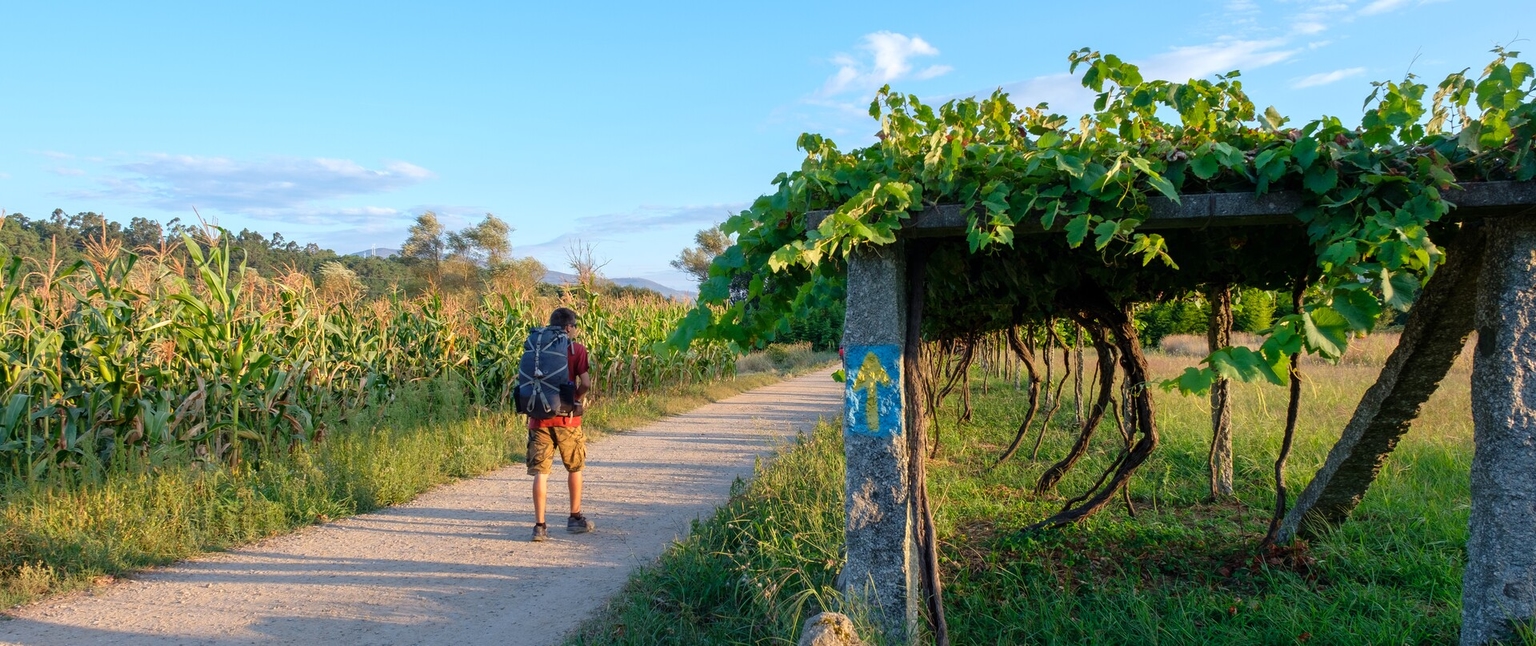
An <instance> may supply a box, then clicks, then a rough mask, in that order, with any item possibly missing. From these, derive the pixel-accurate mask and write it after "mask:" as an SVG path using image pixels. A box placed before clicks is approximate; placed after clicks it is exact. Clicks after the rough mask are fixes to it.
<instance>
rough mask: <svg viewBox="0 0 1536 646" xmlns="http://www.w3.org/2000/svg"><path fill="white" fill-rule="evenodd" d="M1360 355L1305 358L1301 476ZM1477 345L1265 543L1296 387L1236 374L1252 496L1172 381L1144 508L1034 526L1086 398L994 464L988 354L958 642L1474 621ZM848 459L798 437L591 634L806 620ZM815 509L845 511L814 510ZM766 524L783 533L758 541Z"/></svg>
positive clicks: (1172, 370)
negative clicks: (1333, 487) (1392, 443)
mask: <svg viewBox="0 0 1536 646" xmlns="http://www.w3.org/2000/svg"><path fill="white" fill-rule="evenodd" d="M1357 350H1358V348H1357ZM1378 350H1380V349H1378ZM1389 350H1390V348H1389V347H1388V348H1386V349H1385V350H1383V351H1381V352H1378V353H1377V354H1379V355H1380V356H1384V355H1385V352H1386V351H1389ZM1190 360H1191V359H1190V358H1189V357H1186V356H1170V355H1167V354H1154V355H1152V356H1151V357H1150V362H1151V367H1152V369H1153V373H1154V376H1156V377H1164V376H1168V375H1173V374H1177V373H1178V372H1179V371H1180V370H1182V368H1183V367H1184V366H1186V365H1188V363H1189V362H1190ZM1362 363H1363V362H1361V361H1359V360H1348V361H1344V362H1342V363H1341V365H1337V366H1330V365H1325V364H1319V363H1311V362H1309V363H1308V364H1304V379H1305V388H1304V399H1303V408H1302V418H1301V419H1302V424H1301V427H1300V428H1299V429H1298V438H1297V443H1296V446H1295V447H1294V449H1293V452H1292V454H1291V459H1290V462H1289V466H1288V469H1287V479H1288V482H1291V483H1292V491H1297V492H1299V491H1300V490H1301V488H1302V487H1304V486H1305V484H1306V481H1307V480H1308V479H1309V478H1310V477H1311V476H1312V474H1313V473H1314V472H1315V471H1316V469H1317V468H1318V467H1319V466H1320V465H1321V464H1322V462H1323V460H1324V458H1325V457H1326V454H1327V451H1328V449H1329V448H1331V446H1332V444H1333V442H1334V440H1336V439H1337V437H1338V434H1339V432H1340V430H1341V429H1342V428H1343V425H1344V423H1345V422H1346V421H1347V420H1348V418H1349V415H1350V414H1351V413H1352V411H1353V409H1354V406H1355V404H1356V403H1357V402H1358V401H1359V397H1360V395H1361V394H1362V393H1363V391H1364V390H1365V388H1366V387H1368V386H1369V385H1370V384H1371V383H1372V382H1373V381H1374V379H1375V375H1376V370H1377V367H1376V366H1374V365H1362ZM1469 364H1470V362H1469V361H1468V360H1467V358H1466V357H1463V359H1462V360H1461V361H1460V362H1458V364H1457V365H1456V367H1455V368H1454V369H1453V370H1452V373H1451V375H1450V376H1449V377H1448V378H1447V379H1446V381H1445V382H1444V384H1442V386H1441V389H1440V391H1439V392H1438V393H1436V395H1435V396H1434V397H1432V398H1431V399H1430V401H1429V402H1428V403H1427V404H1426V405H1425V407H1424V410H1423V413H1422V415H1421V416H1420V418H1419V419H1418V420H1417V421H1415V422H1414V425H1413V428H1412V430H1411V431H1410V432H1409V433H1408V435H1407V436H1406V437H1405V438H1404V439H1403V441H1402V442H1401V444H1399V446H1398V447H1397V449H1396V451H1395V452H1394V453H1393V455H1392V456H1391V458H1390V459H1389V460H1388V462H1387V464H1386V467H1385V468H1384V469H1383V471H1382V473H1381V476H1380V478H1379V479H1378V480H1377V482H1376V483H1375V485H1374V486H1373V487H1372V489H1371V491H1370V493H1369V494H1368V495H1367V496H1366V497H1365V499H1364V501H1363V502H1362V504H1361V505H1360V507H1359V508H1358V509H1357V510H1356V512H1355V514H1354V516H1353V517H1352V519H1351V520H1350V521H1349V522H1347V523H1345V524H1344V525H1343V526H1342V527H1341V528H1339V529H1338V530H1336V531H1333V532H1331V533H1329V534H1327V535H1326V536H1324V537H1322V538H1320V539H1318V540H1317V541H1315V542H1313V543H1311V544H1310V545H1306V546H1304V547H1302V548H1300V549H1297V550H1293V551H1289V552H1278V553H1270V554H1261V553H1260V552H1259V551H1258V550H1257V544H1258V541H1259V539H1260V538H1262V536H1263V535H1264V531H1265V529H1266V527H1267V521H1268V516H1269V511H1270V506H1271V505H1272V504H1273V490H1272V489H1271V487H1272V482H1271V478H1272V477H1273V475H1272V473H1273V472H1272V468H1273V461H1274V459H1275V455H1276V453H1277V451H1278V448H1279V442H1280V435H1281V431H1282V426H1283V419H1284V410H1285V405H1286V402H1285V394H1284V393H1283V392H1282V391H1281V390H1280V389H1277V388H1272V387H1268V386H1262V385H1240V386H1238V387H1237V388H1235V393H1234V407H1235V410H1234V423H1233V427H1234V430H1235V432H1234V443H1235V455H1236V484H1237V497H1236V499H1235V500H1231V501H1225V502H1221V503H1211V502H1207V501H1206V500H1205V498H1206V495H1207V494H1208V485H1207V483H1206V478H1207V477H1208V471H1207V467H1206V457H1207V453H1208V450H1209V438H1210V426H1209V425H1210V418H1209V410H1208V403H1207V400H1206V399H1204V398H1196V397H1185V396H1181V395H1177V394H1172V393H1157V394H1156V395H1155V400H1156V405H1157V412H1158V423H1159V430H1160V432H1161V434H1162V437H1163V440H1164V441H1163V443H1162V445H1161V446H1160V447H1159V448H1158V450H1157V452H1156V453H1155V454H1154V457H1153V458H1152V459H1151V460H1150V461H1149V462H1148V463H1147V464H1146V465H1145V466H1144V467H1143V468H1142V469H1141V470H1140V471H1139V472H1138V475H1137V476H1136V477H1135V479H1134V480H1133V482H1132V484H1131V498H1132V502H1133V503H1134V505H1135V507H1136V515H1135V517H1134V518H1133V517H1131V516H1130V514H1129V513H1128V510H1127V509H1126V508H1125V505H1124V504H1123V503H1117V504H1116V505H1115V506H1113V507H1111V508H1110V509H1108V510H1106V511H1105V512H1104V513H1101V514H1100V515H1098V516H1095V517H1093V518H1092V519H1090V520H1089V521H1088V522H1086V523H1084V524H1082V525H1078V526H1073V527H1068V528H1065V529H1061V530H1052V531H1047V532H1041V533H1034V534H1023V533H1021V532H1020V530H1021V529H1023V528H1024V527H1025V526H1027V525H1029V524H1030V523H1033V522H1035V521H1037V520H1040V519H1041V518H1044V517H1046V516H1048V515H1050V514H1051V513H1053V512H1055V511H1056V510H1058V509H1059V508H1060V506H1061V504H1062V502H1063V500H1062V499H1061V498H1058V497H1053V498H1040V497H1037V496H1035V495H1034V494H1033V492H1032V489H1033V484H1034V481H1035V479H1036V478H1037V477H1038V476H1039V474H1040V473H1041V471H1043V470H1044V468H1045V467H1046V466H1048V465H1049V464H1050V462H1051V461H1053V460H1055V459H1056V458H1058V457H1059V456H1060V455H1062V454H1063V453H1064V452H1065V451H1066V450H1067V447H1068V445H1069V443H1070V441H1071V439H1072V437H1073V436H1074V434H1075V431H1073V430H1069V429H1070V427H1071V424H1072V416H1073V413H1072V409H1073V406H1072V405H1071V404H1070V402H1069V403H1068V404H1067V405H1064V406H1062V407H1061V408H1060V410H1059V411H1058V413H1057V418H1056V419H1055V420H1054V423H1053V425H1052V426H1051V427H1050V429H1049V430H1048V431H1047V434H1046V439H1045V445H1044V447H1043V449H1042V451H1041V459H1040V461H1039V462H1030V461H1029V460H1028V459H1014V460H1012V461H1010V462H1008V463H1006V464H1004V465H1003V466H1002V467H1000V468H997V469H995V470H991V471H989V470H988V469H987V467H989V466H990V465H991V464H992V462H993V461H994V460H995V459H996V456H997V455H998V454H999V453H1000V452H1001V450H1002V448H1003V447H1005V446H1006V445H1007V444H1008V442H1009V441H1011V440H1012V437H1013V432H1014V430H1015V426H1016V425H1017V424H1018V422H1019V420H1020V419H1021V418H1022V416H1023V409H1024V405H1025V401H1026V399H1025V396H1024V394H1023V393H1021V392H1019V391H1018V390H1017V389H1016V386H1015V382H1013V381H1012V380H1011V379H1003V378H994V379H992V380H991V381H990V382H989V383H986V384H985V386H986V387H983V383H982V381H983V379H984V374H985V373H986V372H987V370H986V369H985V367H984V366H978V367H977V368H975V369H974V371H973V373H972V379H973V393H972V406H973V411H972V413H973V414H972V421H971V422H969V423H965V424H959V423H957V422H956V419H957V418H958V417H959V414H960V401H959V400H960V399H961V398H960V397H951V398H950V402H949V405H948V406H946V407H945V409H944V410H942V411H941V413H940V421H941V424H942V425H943V426H944V429H943V431H944V432H943V433H942V435H941V437H942V438H943V442H944V443H943V446H942V447H941V451H940V454H939V458H938V459H937V460H936V461H934V462H933V463H931V466H930V469H929V474H930V478H931V480H930V492H931V493H930V495H931V498H932V501H933V504H934V510H935V514H936V519H935V520H936V523H937V526H938V530H939V539H940V558H941V566H942V568H943V576H944V580H945V602H946V609H947V613H948V619H949V626H950V631H951V637H952V639H953V641H954V643H956V644H1297V643H1314V644H1443V643H1454V641H1455V640H1456V635H1457V630H1458V624H1459V617H1460V594H1461V592H1460V591H1461V574H1462V569H1463V567H1464V558H1465V557H1464V553H1465V543H1466V531H1467V530H1466V527H1467V524H1466V523H1467V513H1468V502H1469V495H1470V494H1469V488H1468V475H1467V474H1468V469H1469V465H1470V460H1471V455H1472V444H1471V437H1472V428H1471V421H1470V413H1469V411H1470V394H1469V380H1468V373H1469V367H1470V366H1469ZM1378 365H1379V364H1378ZM1056 368H1057V370H1060V369H1061V366H1060V364H1059V363H1058V364H1057V366H1056ZM994 372H996V371H995V370H994ZM1058 374H1059V373H1058ZM1069 391H1070V389H1069ZM818 432H825V431H824V430H823V431H818ZM1121 441H1122V440H1121V438H1120V435H1119V433H1118V431H1117V430H1116V429H1115V428H1114V427H1113V422H1112V421H1110V422H1106V425H1105V427H1104V428H1101V429H1100V430H1099V433H1098V435H1097V438H1096V439H1095V440H1094V442H1093V444H1092V450H1091V451H1090V453H1089V455H1088V456H1087V457H1086V458H1085V459H1084V462H1083V463H1081V464H1079V465H1078V466H1077V468H1076V469H1075V470H1074V471H1073V472H1071V473H1070V474H1069V476H1068V477H1067V478H1066V479H1065V480H1063V481H1062V483H1061V485H1060V487H1059V490H1060V492H1061V495H1062V496H1071V495H1073V494H1075V493H1077V492H1079V491H1082V490H1084V489H1085V488H1087V487H1089V486H1090V485H1092V484H1093V482H1094V480H1096V479H1097V477H1098V475H1099V473H1100V472H1101V471H1102V469H1104V468H1105V467H1107V466H1108V465H1109V463H1110V461H1111V460H1112V459H1113V457H1114V455H1115V452H1116V451H1118V450H1119V449H1120V446H1121ZM841 467H842V454H841V447H840V443H838V442H835V441H833V439H832V438H827V439H826V441H810V442H803V443H801V444H799V445H797V446H795V447H793V448H792V449H791V450H789V451H788V452H787V453H786V454H785V455H784V456H783V457H781V458H780V459H779V462H778V463H775V464H772V465H768V466H767V467H765V468H763V469H762V470H760V472H759V475H758V480H757V481H755V482H754V483H753V485H752V486H751V487H749V488H748V489H747V494H746V497H744V498H743V499H742V500H743V501H744V502H746V503H747V504H746V505H744V506H736V505H733V506H732V507H730V508H728V509H726V510H723V511H722V512H721V513H720V515H718V516H717V517H716V518H715V519H713V520H711V521H709V523H707V524H706V526H705V527H703V528H701V530H700V532H699V533H698V534H697V535H696V536H695V537H693V538H690V539H689V540H688V541H685V542H683V543H680V544H679V545H677V546H674V547H673V548H672V549H671V550H670V551H669V552H668V554H667V555H666V556H664V557H663V558H662V560H661V563H660V565H659V566H658V567H657V568H656V569H655V570H651V571H647V572H646V573H644V574H642V575H639V576H637V577H636V578H635V579H633V580H632V581H631V584H630V588H629V590H628V591H627V592H626V593H625V595H623V596H622V597H621V599H620V600H619V601H617V602H615V606H614V610H613V611H612V612H611V613H610V614H608V615H605V616H604V617H602V618H601V619H600V620H599V621H597V622H594V623H592V624H589V625H587V626H586V627H584V629H583V631H582V633H581V636H580V637H579V638H578V639H577V640H576V643H581V644H607V643H664V642H668V640H676V641H678V642H681V643H708V641H709V640H711V639H714V640H718V643H763V644H776V643H792V641H793V639H794V638H795V636H796V632H797V630H798V626H796V625H794V624H793V622H790V621H787V620H786V619H785V616H786V610H785V609H787V608H800V609H801V610H800V613H799V614H798V615H795V616H799V615H803V614H805V613H808V612H810V609H809V608H806V607H804V606H797V605H795V604H797V603H798V602H799V601H800V600H801V599H803V598H812V599H816V600H818V601H823V602H828V603H831V602H830V601H828V593H827V592H826V591H825V590H824V589H823V586H825V585H826V579H827V577H829V576H831V574H832V573H835V572H836V571H837V569H839V568H840V567H841V564H840V563H838V564H835V565H830V566H829V565H826V564H823V563H821V562H820V561H819V559H821V558H823V557H824V555H826V554H829V553H833V550H835V548H836V546H837V545H838V544H840V542H841V539H842V537H841V535H840V532H838V531H837V530H836V528H840V527H841V523H842V521H843V509H842V506H841V504H839V501H840V500H841V492H842V478H841V475H842V473H841V470H842V469H841ZM806 518H814V519H815V523H817V524H818V526H825V527H828V528H833V529H829V530H828V531H829V532H830V533H826V534H822V533H815V534H812V533H809V532H805V531H804V530H803V529H801V527H802V526H803V525H804V524H805V523H807V522H808V521H806V520H805V519H806ZM778 524H783V525H784V527H783V529H782V530H778V531H777V532H776V533H774V534H773V535H772V536H771V537H768V538H762V537H760V535H759V534H758V533H756V532H757V531H758V530H756V529H754V528H760V527H773V526H775V525H778ZM768 531H773V530H768ZM811 536H814V539H811V538H808V537H811ZM760 544H768V545H771V546H775V548H776V549H775V550H774V551H771V552H763V553H759V552H755V551H752V550H750V549H749V550H743V549H742V548H741V547H740V546H741V545H749V546H756V545H760ZM779 546H787V547H786V548H784V549H787V550H788V551H783V549H779ZM784 564H798V567H801V568H804V570H805V572H807V575H806V576H804V577H800V578H794V577H791V578H788V579H785V580H787V581H790V582H791V584H790V585H785V586H780V587H778V588H759V587H757V586H755V585H753V584H752V583H751V582H752V581H761V580H777V579H775V578H774V573H775V572H781V571H783V568H784V567H785V565H784ZM722 590H723V591H724V592H709V593H706V591H722ZM754 592H755V593H757V594H760V595H762V596H763V598H759V597H755V596H753V593H754ZM769 597H771V598H769ZM770 627H772V629H770ZM773 630H777V631H778V632H773ZM665 631H672V632H665ZM648 639H649V640H651V641H646V640H648Z"/></svg>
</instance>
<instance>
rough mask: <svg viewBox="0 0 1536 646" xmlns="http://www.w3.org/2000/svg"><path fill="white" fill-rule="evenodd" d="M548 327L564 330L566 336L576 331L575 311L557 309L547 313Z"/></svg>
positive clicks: (562, 308) (564, 308) (567, 308)
mask: <svg viewBox="0 0 1536 646" xmlns="http://www.w3.org/2000/svg"><path fill="white" fill-rule="evenodd" d="M549 326H550V327H557V328H560V329H562V330H565V331H566V333H567V334H569V333H571V332H575V331H576V310H573V309H571V308H569V307H557V308H555V311H553V312H550V313H549Z"/></svg>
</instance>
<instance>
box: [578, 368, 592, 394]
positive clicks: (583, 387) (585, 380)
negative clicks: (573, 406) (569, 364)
mask: <svg viewBox="0 0 1536 646" xmlns="http://www.w3.org/2000/svg"><path fill="white" fill-rule="evenodd" d="M589 390H592V371H590V370H589V371H587V372H583V373H581V374H579V375H576V399H577V401H580V400H581V398H583V397H586V396H587V391H589Z"/></svg>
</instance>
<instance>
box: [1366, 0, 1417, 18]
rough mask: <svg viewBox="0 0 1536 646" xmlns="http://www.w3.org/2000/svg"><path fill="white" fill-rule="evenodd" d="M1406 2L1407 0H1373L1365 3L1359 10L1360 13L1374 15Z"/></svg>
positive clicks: (1393, 8) (1404, 4) (1398, 6)
mask: <svg viewBox="0 0 1536 646" xmlns="http://www.w3.org/2000/svg"><path fill="white" fill-rule="evenodd" d="M1408 3H1409V0H1376V1H1375V2H1372V3H1370V4H1368V5H1365V7H1364V8H1362V9H1361V10H1360V15H1362V16H1374V15H1376V14H1381V13H1387V12H1389V11H1395V10H1397V9H1400V8H1402V7H1404V6H1406V5H1408Z"/></svg>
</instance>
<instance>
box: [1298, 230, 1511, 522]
mask: <svg viewBox="0 0 1536 646" xmlns="http://www.w3.org/2000/svg"><path fill="white" fill-rule="evenodd" d="M1485 233H1486V232H1485V231H1484V230H1483V228H1482V227H1480V226H1478V225H1477V224H1476V223H1468V224H1467V225H1464V226H1463V227H1462V230H1461V232H1460V233H1459V234H1458V235H1457V236H1456V239H1455V240H1452V241H1451V243H1450V245H1449V246H1447V247H1446V259H1445V264H1443V265H1441V266H1440V268H1439V269H1437V270H1435V276H1434V278H1432V279H1431V280H1430V281H1429V284H1428V285H1425V286H1424V291H1422V292H1420V293H1419V297H1418V300H1416V301H1414V303H1413V309H1412V310H1410V311H1409V312H1408V322H1407V323H1406V324H1404V325H1403V334H1402V336H1401V337H1399V339H1398V342H1397V347H1396V348H1394V349H1393V350H1392V355H1391V356H1389V357H1387V363H1386V365H1384V366H1382V368H1381V372H1380V373H1379V374H1378V375H1377V376H1376V383H1375V384H1373V385H1371V387H1370V389H1368V390H1366V391H1365V395H1364V396H1362V397H1361V398H1360V403H1359V405H1357V406H1356V407H1355V414H1354V416H1353V417H1351V418H1350V420H1349V424H1348V425H1346V426H1345V427H1344V431H1343V433H1341V434H1340V436H1339V441H1338V443H1337V444H1334V445H1333V450H1331V451H1329V452H1328V461H1327V462H1326V463H1324V464H1323V468H1321V469H1319V470H1318V472H1317V475H1315V476H1313V478H1312V482H1310V483H1308V484H1307V488H1306V490H1305V491H1303V492H1302V493H1301V496H1300V497H1299V498H1297V499H1296V506H1294V507H1292V508H1291V511H1290V513H1287V514H1286V515H1285V520H1284V521H1283V522H1282V523H1280V532H1279V533H1278V534H1277V535H1276V536H1277V538H1278V539H1279V541H1280V542H1281V543H1289V542H1290V541H1291V539H1293V538H1296V537H1297V536H1303V537H1308V538H1310V537H1313V536H1316V535H1317V534H1318V533H1320V532H1322V531H1325V530H1327V529H1328V528H1330V527H1334V526H1337V525H1339V524H1340V523H1343V522H1344V521H1345V520H1347V519H1348V518H1349V515H1350V513H1352V512H1353V511H1354V510H1355V507H1356V506H1358V505H1359V504H1360V501H1361V500H1362V499H1363V498H1365V493H1366V491H1368V490H1369V489H1370V487H1371V483H1373V482H1375V481H1376V475H1377V474H1378V473H1380V472H1381V467H1382V465H1384V464H1386V462H1387V456H1388V455H1391V453H1392V450H1393V449H1394V448H1396V447H1397V442H1398V440H1400V439H1402V437H1403V434H1404V433H1407V432H1408V428H1409V426H1410V425H1411V424H1412V423H1413V420H1414V419H1415V418H1417V417H1418V416H1419V409H1420V408H1422V407H1423V405H1424V402H1426V401H1428V400H1429V397H1430V395H1433V394H1435V390H1436V389H1438V388H1439V387H1440V382H1441V380H1443V379H1445V375H1446V373H1447V372H1449V371H1450V369H1451V365H1452V364H1454V363H1456V357H1458V356H1460V355H1461V350H1462V348H1464V347H1466V345H1467V337H1469V336H1471V335H1472V327H1473V320H1472V319H1473V312H1474V311H1475V310H1476V309H1477V293H1478V284H1479V283H1480V280H1481V279H1480V276H1482V268H1483V254H1484V253H1486V246H1485V240H1486V238H1485Z"/></svg>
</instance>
